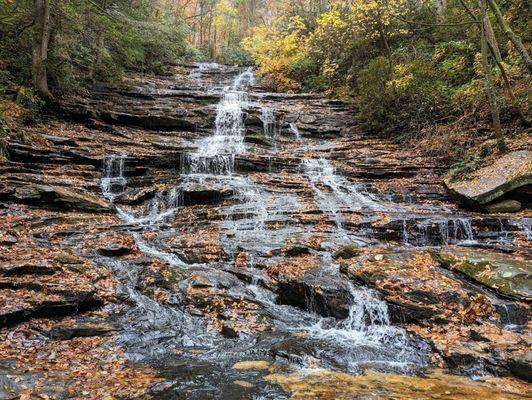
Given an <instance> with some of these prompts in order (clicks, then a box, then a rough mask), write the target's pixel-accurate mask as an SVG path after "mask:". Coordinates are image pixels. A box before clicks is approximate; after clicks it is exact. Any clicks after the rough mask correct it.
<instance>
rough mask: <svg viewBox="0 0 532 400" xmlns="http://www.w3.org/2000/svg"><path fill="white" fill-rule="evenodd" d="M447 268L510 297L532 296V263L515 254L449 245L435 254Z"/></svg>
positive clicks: (527, 297)
mask: <svg viewBox="0 0 532 400" xmlns="http://www.w3.org/2000/svg"><path fill="white" fill-rule="evenodd" d="M434 257H435V259H436V260H437V261H438V262H440V263H441V264H442V265H443V266H445V267H446V268H450V269H452V270H454V271H459V272H461V273H462V274H464V275H466V276H467V277H469V278H471V279H473V280H474V281H476V282H478V283H481V284H482V285H485V286H486V287H488V288H490V289H492V290H495V291H496V292H498V293H500V294H503V295H505V296H508V297H512V298H516V299H519V300H527V301H530V300H531V299H532V263H531V262H530V261H528V260H526V259H524V258H521V257H518V256H516V255H507V254H499V253H494V252H491V251H487V250H480V249H473V250H471V249H466V248H456V247H447V248H444V249H443V250H442V251H441V252H438V253H435V254H434Z"/></svg>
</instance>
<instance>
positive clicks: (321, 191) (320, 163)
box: [301, 158, 381, 229]
mask: <svg viewBox="0 0 532 400" xmlns="http://www.w3.org/2000/svg"><path fill="white" fill-rule="evenodd" d="M301 169H302V171H303V172H304V173H305V174H306V176H307V177H308V179H309V182H310V185H311V187H312V191H313V192H314V196H315V199H316V202H317V204H318V207H319V208H320V209H321V210H322V211H323V212H325V213H327V214H330V215H331V216H332V218H333V219H334V221H335V223H336V226H337V227H338V229H342V218H341V208H342V207H346V208H348V209H349V210H351V211H358V210H360V209H362V208H369V209H371V210H379V209H381V206H380V205H379V203H378V202H377V201H376V199H374V198H373V196H371V195H370V194H369V193H362V192H361V191H360V190H359V189H358V188H357V187H356V186H355V185H354V184H353V183H351V182H349V181H348V180H347V179H346V178H344V177H343V176H341V175H338V174H337V173H336V169H335V168H334V167H333V166H332V165H331V163H330V162H329V161H328V160H326V159H324V158H319V159H303V160H301ZM325 188H328V190H327V189H325Z"/></svg>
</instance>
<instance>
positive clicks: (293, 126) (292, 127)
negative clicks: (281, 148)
mask: <svg viewBox="0 0 532 400" xmlns="http://www.w3.org/2000/svg"><path fill="white" fill-rule="evenodd" d="M289 126H290V132H292V133H293V134H294V136H295V137H296V139H298V140H299V139H301V133H300V132H299V127H298V126H297V124H296V123H295V122H291V123H290V125H289Z"/></svg>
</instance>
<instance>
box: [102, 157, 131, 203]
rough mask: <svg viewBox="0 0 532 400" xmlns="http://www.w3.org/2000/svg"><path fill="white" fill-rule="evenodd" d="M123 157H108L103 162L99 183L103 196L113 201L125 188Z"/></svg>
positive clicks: (124, 158) (124, 159)
mask: <svg viewBox="0 0 532 400" xmlns="http://www.w3.org/2000/svg"><path fill="white" fill-rule="evenodd" d="M125 162H126V156H125V155H120V156H116V155H110V156H106V157H104V160H103V177H102V179H101V182H100V187H101V189H102V194H103V196H104V197H105V198H106V199H107V200H109V201H111V202H112V201H114V199H116V197H118V196H119V195H120V194H122V193H123V191H124V188H125V186H126V179H125V178H124V166H125Z"/></svg>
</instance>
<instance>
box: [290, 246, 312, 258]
mask: <svg viewBox="0 0 532 400" xmlns="http://www.w3.org/2000/svg"><path fill="white" fill-rule="evenodd" d="M283 252H284V254H285V255H286V256H288V257H298V256H302V255H307V254H310V249H309V248H308V247H307V246H301V245H292V246H288V247H287V248H285V249H284V250H283Z"/></svg>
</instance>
